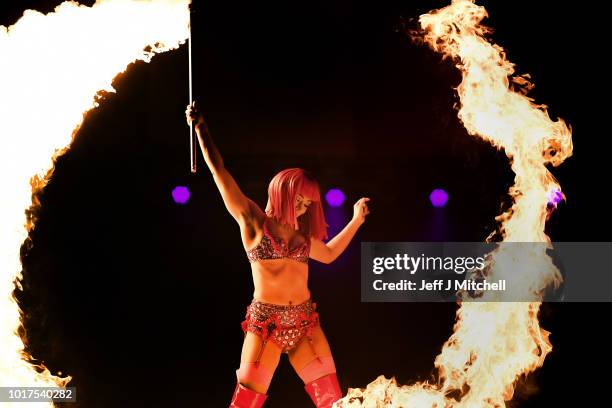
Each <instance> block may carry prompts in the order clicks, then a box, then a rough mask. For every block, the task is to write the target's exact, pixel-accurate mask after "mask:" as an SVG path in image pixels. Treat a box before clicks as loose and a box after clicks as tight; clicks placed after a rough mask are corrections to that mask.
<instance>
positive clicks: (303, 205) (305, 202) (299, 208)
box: [295, 193, 312, 217]
mask: <svg viewBox="0 0 612 408" xmlns="http://www.w3.org/2000/svg"><path fill="white" fill-rule="evenodd" d="M310 204H312V199H311V198H310V197H307V196H304V195H302V194H299V193H298V194H297V195H296V196H295V216H296V217H299V216H300V215H304V213H305V212H306V210H308V207H309V206H310Z"/></svg>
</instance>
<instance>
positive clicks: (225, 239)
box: [0, 0, 610, 408]
mask: <svg viewBox="0 0 612 408" xmlns="http://www.w3.org/2000/svg"><path fill="white" fill-rule="evenodd" d="M57 4H59V2H57V1H54V2H50V1H46V2H43V1H21V2H12V3H11V4H3V5H2V12H1V16H2V19H1V20H0V24H3V25H6V26H8V25H11V24H13V23H14V22H15V21H17V19H18V18H19V16H20V15H21V14H22V12H23V10H24V9H26V8H34V9H37V10H41V11H50V10H52V8H53V7H54V6H55V5H57ZM89 4H91V3H89ZM446 4H447V3H446V2H442V1H424V0H423V1H407V0H406V1H380V2H378V1H377V2H363V3H354V2H349V1H333V2H331V1H314V2H313V1H311V2H253V1H248V2H236V1H233V2H223V1H217V2H203V1H199V2H197V3H196V12H195V14H194V23H193V25H194V34H193V37H194V43H193V47H194V48H193V51H194V73H195V74H194V82H195V94H196V95H197V98H198V100H199V101H200V103H201V106H202V107H203V110H204V111H205V112H206V118H207V120H208V122H209V127H210V129H211V132H212V134H213V136H214V138H215V141H216V143H217V145H218V147H219V149H220V151H221V153H222V154H223V156H224V159H225V161H226V165H227V167H228V168H229V169H230V171H231V172H232V174H233V175H234V177H235V178H236V179H237V181H238V183H239V184H240V186H241V187H242V189H243V191H244V192H245V193H246V194H247V195H248V196H250V197H251V198H253V199H254V200H255V201H256V202H257V203H259V204H260V205H261V206H264V205H265V199H266V189H267V184H268V182H269V180H270V178H271V177H272V176H273V175H274V174H275V173H276V172H277V171H279V170H281V169H283V168H285V167H294V166H300V167H305V168H308V169H310V170H312V171H313V172H314V173H315V175H316V176H317V177H318V179H319V180H320V183H321V186H322V187H323V190H326V189H328V188H331V187H340V188H341V189H343V190H344V192H345V193H346V195H347V201H346V203H345V205H344V207H343V208H341V209H337V210H334V211H332V210H331V209H327V216H328V221H329V223H330V225H331V232H332V233H335V232H337V231H338V230H339V229H340V228H341V227H342V226H343V225H344V224H343V223H345V222H347V221H348V219H349V218H350V216H351V212H352V204H353V203H354V201H355V200H356V199H358V198H359V197H361V196H368V197H370V198H371V202H370V204H371V205H370V208H371V214H370V215H369V217H368V220H367V222H366V224H364V226H363V227H362V229H361V230H360V231H359V232H358V234H357V236H356V237H355V239H354V241H353V242H352V244H351V245H350V246H349V248H348V250H347V251H346V252H345V253H344V254H343V255H342V256H341V257H340V258H339V259H338V260H337V261H336V262H335V263H333V264H331V265H322V264H319V263H317V262H314V261H312V262H311V271H310V289H311V291H312V294H313V299H314V300H315V301H316V302H317V303H318V308H319V311H320V313H321V322H322V326H323V328H324V330H325V332H326V334H327V337H328V340H329V342H330V345H331V348H332V351H333V353H334V358H335V362H336V366H337V369H338V376H339V380H340V383H341V386H342V388H343V391H344V392H346V389H347V387H364V386H365V385H366V384H368V383H369V382H371V381H372V380H374V379H375V378H376V377H377V376H378V375H379V374H385V375H386V376H387V377H391V376H395V377H396V378H397V380H398V381H399V382H400V383H407V382H412V381H414V380H425V379H428V378H431V376H432V373H433V360H434V357H435V356H436V355H437V353H438V352H439V351H440V348H441V346H442V344H443V342H444V341H445V340H446V339H447V338H448V336H449V335H450V334H451V332H452V325H453V322H454V313H455V310H456V306H455V305H454V304H429V303H387V304H382V303H381V304H373V303H372V304H367V303H361V302H360V283H359V279H360V278H359V245H360V244H359V243H360V241H437V240H446V241H453V240H455V241H481V240H483V239H484V238H485V237H486V236H487V235H488V233H489V232H490V231H491V229H492V228H494V225H495V224H494V222H493V217H494V216H495V215H496V214H497V213H498V210H499V207H500V203H501V202H502V201H503V200H504V198H505V192H506V191H507V188H508V186H509V185H510V184H511V182H512V176H513V175H512V173H511V172H510V170H509V166H508V162H507V160H506V158H505V156H504V154H503V153H500V152H498V151H496V150H495V149H493V148H492V147H490V146H489V145H487V144H486V143H484V142H481V141H479V140H477V139H475V138H472V137H470V136H468V135H467V133H466V131H465V130H464V129H463V127H462V126H461V124H460V123H459V121H458V120H457V118H456V112H455V111H454V110H453V104H454V103H455V102H456V100H457V98H456V96H455V93H454V90H453V88H454V87H455V86H456V85H457V84H458V83H459V80H460V76H459V74H458V72H457V71H456V70H455V69H454V68H453V66H452V64H451V63H450V62H442V61H441V60H440V57H439V56H438V55H436V54H434V53H433V52H432V51H430V50H428V49H426V48H425V47H422V46H418V45H415V44H414V43H412V42H411V41H410V40H409V38H408V37H407V35H406V34H405V30H406V29H410V28H415V27H416V23H415V18H417V17H418V16H419V15H420V14H423V13H426V12H427V11H429V10H431V9H434V8H439V7H442V6H445V5H446ZM481 4H482V2H481ZM593 4H595V3H593ZM484 5H485V6H486V7H487V9H488V10H489V12H490V16H491V17H490V18H489V19H488V20H487V21H486V22H487V24H488V25H490V26H492V27H494V28H495V30H496V31H495V33H494V34H493V36H492V38H493V40H494V41H495V42H497V43H499V44H500V45H502V46H503V47H504V48H505V49H506V50H507V51H508V55H509V59H510V60H511V61H513V62H515V63H516V64H517V66H518V71H519V72H520V73H525V72H528V73H531V74H532V77H533V79H534V82H535V84H536V88H535V90H534V91H533V93H532V95H533V96H534V97H535V98H536V100H537V101H538V102H540V103H545V104H547V105H549V106H550V111H551V116H552V117H557V116H560V117H562V118H564V119H566V120H567V121H568V122H569V123H570V124H571V125H572V127H573V133H574V147H575V148H574V156H573V157H572V158H570V159H569V160H567V161H566V163H564V164H563V165H562V166H561V167H559V168H557V169H554V170H553V171H554V174H555V175H556V176H557V177H558V179H559V181H560V182H561V185H562V187H563V189H564V191H565V193H566V195H567V197H568V202H567V203H562V204H561V205H560V208H559V210H558V211H557V212H556V213H555V214H554V216H553V218H552V219H551V221H550V223H549V225H548V230H547V232H548V233H549V234H550V235H551V237H552V238H553V240H556V241H607V240H609V236H608V233H609V231H610V221H609V216H608V215H607V213H608V211H609V210H608V204H607V202H606V201H605V200H606V195H607V194H608V189H609V178H608V176H609V174H610V172H609V160H606V159H607V156H608V155H609V147H610V141H609V134H608V133H609V131H608V126H607V120H608V119H609V114H608V113H607V109H606V108H607V104H606V103H605V102H604V101H605V99H603V98H601V97H600V95H605V96H608V95H607V93H608V89H607V88H608V86H607V85H608V84H607V79H608V72H607V70H608V66H607V64H606V63H605V62H604V61H603V56H604V55H605V54H606V53H607V52H608V51H607V49H606V44H607V40H605V35H606V29H607V26H608V25H607V24H606V21H605V20H604V19H605V15H603V14H601V13H598V12H597V11H596V10H594V8H593V7H591V6H588V4H587V3H581V4H580V5H578V6H576V4H575V3H570V2H568V3H563V2H553V1H547V2H532V1H515V2H509V1H508V2H492V1H491V2H487V3H486V4H484ZM109 30H112V27H109ZM75 35H78V33H75ZM3 63H6V62H5V61H3ZM41 69H44V66H43V67H41ZM114 85H115V88H116V89H117V93H116V94H110V95H108V96H107V97H106V98H105V99H104V100H103V102H102V103H101V106H100V108H99V109H97V110H95V111H92V112H91V113H89V114H88V115H87V118H86V120H85V122H84V124H83V127H82V128H81V130H80V131H79V135H78V137H77V139H76V141H75V142H74V143H73V147H72V149H71V150H70V151H68V152H67V153H66V154H64V155H63V156H62V157H61V158H60V159H59V160H58V161H57V166H56V169H55V173H54V175H53V178H52V180H51V181H50V183H49V184H48V186H47V187H46V188H45V189H44V191H43V192H42V193H41V195H40V200H41V202H42V204H43V207H42V210H41V212H40V214H39V217H40V219H39V222H38V224H37V227H36V229H35V231H33V233H32V234H31V238H32V243H33V246H32V248H31V249H30V250H29V251H26V250H25V248H24V251H23V252H24V259H23V263H24V271H23V272H24V286H25V291H24V292H23V293H21V292H20V293H17V296H18V298H19V300H20V304H21V306H22V307H23V309H24V313H25V326H26V328H27V333H28V342H29V347H28V350H29V351H30V352H31V353H32V354H33V355H34V356H35V357H36V358H38V359H39V360H40V361H43V362H44V363H45V365H47V366H48V367H49V368H50V369H51V370H52V371H53V372H57V371H61V372H63V373H67V374H70V375H72V376H73V377H74V380H73V381H72V382H71V385H74V386H76V387H78V398H79V402H78V403H77V404H76V405H70V406H77V407H79V408H80V407H83V408H85V407H87V408H89V407H162V406H163V407H167V406H181V407H202V406H205V407H222V406H227V404H228V402H229V399H230V396H231V393H232V391H233V389H234V386H235V372H234V371H235V370H236V368H237V367H238V365H239V360H240V350H241V344H242V336H243V335H242V331H241V329H240V322H241V321H242V319H243V317H244V312H245V307H246V305H247V304H248V303H249V302H250V300H251V297H252V290H253V286H252V280H251V273H250V267H249V263H248V262H247V258H246V256H245V254H244V250H243V248H242V245H241V241H240V237H239V229H238V226H237V224H235V222H234V220H233V219H232V218H231V216H230V215H229V214H228V213H227V212H226V210H225V207H224V205H223V203H222V201H221V198H220V195H219V193H218V191H217V190H216V188H215V186H214V184H213V181H212V178H211V176H210V173H209V171H208V169H206V168H205V165H204V163H203V161H202V158H201V155H199V157H198V159H199V165H200V169H199V172H198V174H197V175H195V176H192V175H190V174H189V162H188V161H189V154H188V128H187V126H186V124H185V119H184V109H185V105H186V103H187V100H188V93H187V89H188V88H187V49H186V47H185V46H183V47H181V48H180V49H178V50H175V51H172V52H168V53H165V54H161V55H159V56H156V57H155V58H154V59H153V61H152V62H151V63H150V64H145V63H136V64H132V65H131V66H130V67H129V69H128V70H127V72H126V73H125V74H123V75H120V76H119V77H118V78H117V79H116V80H115V84H114ZM27 108H28V109H30V110H32V114H33V120H36V115H35V112H36V110H37V109H45V106H38V105H37V104H36V101H32V106H30V107H27ZM177 185H185V186H188V187H189V189H190V190H191V193H192V195H191V199H190V200H189V202H188V204H187V205H185V206H179V205H176V204H174V203H173V201H172V198H171V191H172V189H173V188H174V187H175V186H177ZM435 187H442V188H445V189H446V190H447V191H448V192H449V195H450V200H449V202H448V205H447V206H446V208H445V209H443V210H434V209H433V208H431V206H430V204H429V203H428V198H427V197H428V194H429V192H430V191H431V190H432V189H433V188H435ZM4 194H7V195H9V196H10V192H4ZM606 271H607V272H609V266H605V265H602V273H606ZM609 312H610V305H609V304H596V303H592V304H578V303H574V304H545V305H543V307H542V313H541V322H542V326H543V327H544V328H545V329H547V330H550V331H551V332H552V335H551V337H550V339H551V341H552V344H553V347H554V350H553V352H552V353H551V354H550V355H549V356H548V357H547V359H546V362H545V364H544V367H543V368H542V369H540V370H538V371H536V372H535V373H533V374H532V375H530V376H529V377H528V378H527V380H521V382H520V383H519V385H518V387H517V392H516V396H515V399H514V400H513V401H512V402H510V403H509V404H508V405H509V406H516V407H548V406H558V405H561V404H563V403H564V402H565V401H567V399H568V398H570V397H571V398H574V399H577V403H578V404H579V405H580V406H586V405H587V400H588V401H598V400H599V399H600V398H603V397H604V395H605V392H604V391H603V390H601V389H598V387H597V380H598V379H599V378H600V377H602V376H604V374H606V373H607V369H605V361H604V357H607V354H608V352H607V347H608V345H607V344H606V342H605V336H604V335H603V334H602V333H604V330H605V326H606V325H607V323H608V322H609V318H608V317H607V314H608V313H609ZM269 393H270V398H269V399H268V402H267V403H266V405H267V406H269V407H271V408H273V407H298V408H299V407H309V406H311V403H310V402H309V399H308V396H307V394H306V393H305V392H304V390H303V388H302V383H301V381H300V379H299V377H298V376H297V375H296V374H295V373H294V372H293V369H292V368H291V366H290V364H289V362H288V360H287V359H286V356H283V357H282V359H281V363H280V365H279V367H278V369H277V371H276V375H275V377H274V379H273V381H272V384H271V387H270V391H269ZM564 405H565V404H564Z"/></svg>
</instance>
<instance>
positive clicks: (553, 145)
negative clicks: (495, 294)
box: [335, 0, 572, 408]
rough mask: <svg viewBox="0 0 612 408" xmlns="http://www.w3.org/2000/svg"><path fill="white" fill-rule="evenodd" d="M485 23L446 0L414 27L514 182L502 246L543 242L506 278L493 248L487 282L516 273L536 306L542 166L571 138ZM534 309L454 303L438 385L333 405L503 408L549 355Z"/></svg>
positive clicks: (363, 395)
mask: <svg viewBox="0 0 612 408" xmlns="http://www.w3.org/2000/svg"><path fill="white" fill-rule="evenodd" d="M486 16H487V13H486V10H485V9H484V8H483V7H480V6H477V5H475V4H474V2H473V1H471V0H453V1H452V4H451V5H450V6H448V7H445V8H442V9H439V10H435V11H432V12H430V13H429V14H425V15H422V16H421V17H420V20H419V21H420V24H421V28H422V29H423V32H424V34H423V40H424V42H425V43H426V44H428V45H429V46H430V47H431V48H432V49H434V50H435V51H437V52H440V53H442V54H443V55H444V56H445V57H449V58H452V59H453V61H457V68H458V69H459V70H460V71H461V73H462V77H463V80H462V82H461V84H460V85H459V87H458V88H457V92H458V94H459V97H460V102H461V103H460V109H459V112H458V115H459V118H460V119H461V121H462V122H463V124H464V126H465V128H466V129H467V131H468V133H469V134H470V135H472V136H476V137H480V138H483V139H484V140H486V141H488V142H490V143H491V144H492V145H494V146H496V147H497V148H499V149H503V150H504V152H505V153H506V155H507V156H508V158H509V160H510V164H511V168H512V170H513V171H514V173H515V175H516V176H515V184H514V185H513V186H512V187H511V188H510V191H509V194H510V196H511V197H512V198H513V205H512V208H511V209H510V210H508V211H507V212H504V213H502V214H500V215H498V216H497V217H496V220H498V221H499V222H500V233H501V236H502V237H503V242H540V243H543V244H541V245H533V246H530V248H533V249H532V250H531V251H530V252H529V253H525V251H523V252H521V254H522V256H525V257H527V258H528V260H527V261H523V262H522V263H521V267H520V268H512V269H513V271H512V272H511V271H507V270H504V268H503V265H506V269H508V268H507V266H508V265H512V263H511V262H509V261H506V259H510V260H513V259H514V258H513V257H512V256H513V255H512V251H511V249H510V248H511V246H509V245H504V244H503V243H501V244H500V245H499V246H498V247H497V249H496V250H495V251H493V253H492V261H491V262H490V264H489V269H488V274H489V275H490V276H492V277H495V278H497V277H502V278H503V277H504V276H505V275H506V274H508V273H517V272H518V273H521V274H522V276H521V277H520V280H521V281H524V282H526V283H527V285H525V289H524V290H525V296H526V295H527V294H530V295H532V296H533V297H532V298H533V299H534V300H541V299H542V297H541V294H542V290H543V288H545V287H546V286H548V285H551V284H553V285H555V286H556V285H558V284H559V283H560V282H561V276H560V274H559V271H558V270H557V268H556V267H555V266H554V265H553V264H552V262H551V260H550V258H549V257H548V255H547V254H546V252H545V249H546V247H547V246H548V245H550V238H549V237H548V236H547V235H546V234H545V233H544V226H545V222H546V219H547V211H546V205H547V203H548V200H549V197H548V196H549V194H550V191H561V188H560V186H559V184H558V183H557V181H556V180H555V178H554V177H553V175H552V174H551V173H550V172H549V171H548V169H547V168H546V165H547V164H551V165H553V166H558V165H559V164H561V163H562V162H563V161H564V160H565V159H566V158H567V157H569V156H570V155H571V154H572V139H571V132H570V129H569V128H568V126H567V125H566V124H565V122H564V121H563V120H561V119H559V120H557V121H553V120H551V119H550V117H549V115H548V113H547V110H546V106H544V105H537V104H535V103H534V102H533V100H532V99H531V98H529V97H528V96H527V93H528V91H529V90H530V89H531V88H532V87H533V85H532V84H531V82H530V81H529V77H528V76H527V75H523V76H517V75H515V76H513V75H514V65H513V64H512V63H511V62H509V61H508V60H507V59H506V57H505V53H504V50H503V49H502V48H501V47H500V46H498V45H494V44H490V43H489V42H488V41H487V40H486V39H485V35H486V34H487V33H489V29H488V28H487V27H485V26H483V25H481V21H482V20H483V19H484V18H485V17H486ZM491 237H492V235H491V236H489V238H488V240H489V239H491ZM496 261H500V262H496ZM514 262H516V261H514ZM526 265H527V266H530V268H529V269H525V268H524V267H525V266H526ZM490 299H491V300H495V298H490ZM540 305H541V302H539V301H533V302H521V303H510V302H505V303H504V302H463V303H461V305H460V307H459V309H458V310H457V320H456V323H455V326H454V333H453V334H452V335H451V337H450V338H449V339H448V340H447V341H446V343H445V344H444V346H443V348H442V352H441V353H440V354H439V355H438V356H437V358H436V360H435V363H434V364H435V367H436V368H437V370H438V377H439V381H438V384H435V385H433V384H428V383H416V384H413V385H411V386H402V387H398V386H397V384H396V383H395V380H394V379H392V380H387V379H386V378H384V376H380V377H378V379H377V380H375V381H374V382H372V383H371V384H369V385H368V386H367V388H366V389H365V390H361V389H349V393H348V394H347V396H345V397H344V398H343V399H341V400H340V401H338V402H336V405H335V406H341V407H359V406H363V407H375V406H382V405H383V404H384V405H385V406H403V407H411V408H412V407H428V408H429V407H436V408H442V407H447V408H448V407H470V408H473V407H504V406H506V404H505V401H508V400H510V399H511V398H512V396H513V393H514V383H515V382H516V380H517V379H518V378H519V377H520V376H521V375H527V374H528V373H530V372H532V371H534V370H535V369H536V368H538V367H541V366H542V365H543V363H544V359H545V358H546V355H547V354H548V353H549V352H550V351H551V350H552V345H551V343H550V342H549V340H548V336H549V334H550V333H549V332H547V331H546V330H544V329H542V328H541V327H540V325H539V321H538V311H539V308H540ZM387 404H389V405H387Z"/></svg>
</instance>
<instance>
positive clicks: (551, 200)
mask: <svg viewBox="0 0 612 408" xmlns="http://www.w3.org/2000/svg"><path fill="white" fill-rule="evenodd" d="M547 196H548V205H552V206H553V207H556V206H557V204H559V203H560V202H561V201H562V200H563V193H562V192H561V190H558V189H553V190H551V191H549V192H548V195H547Z"/></svg>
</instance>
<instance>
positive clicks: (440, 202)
mask: <svg viewBox="0 0 612 408" xmlns="http://www.w3.org/2000/svg"><path fill="white" fill-rule="evenodd" d="M429 201H431V205H433V206H434V207H436V208H441V207H444V206H445V205H446V202H447V201H448V194H446V191H444V190H442V189H441V188H436V189H435V190H434V191H432V192H431V194H430V195H429Z"/></svg>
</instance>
